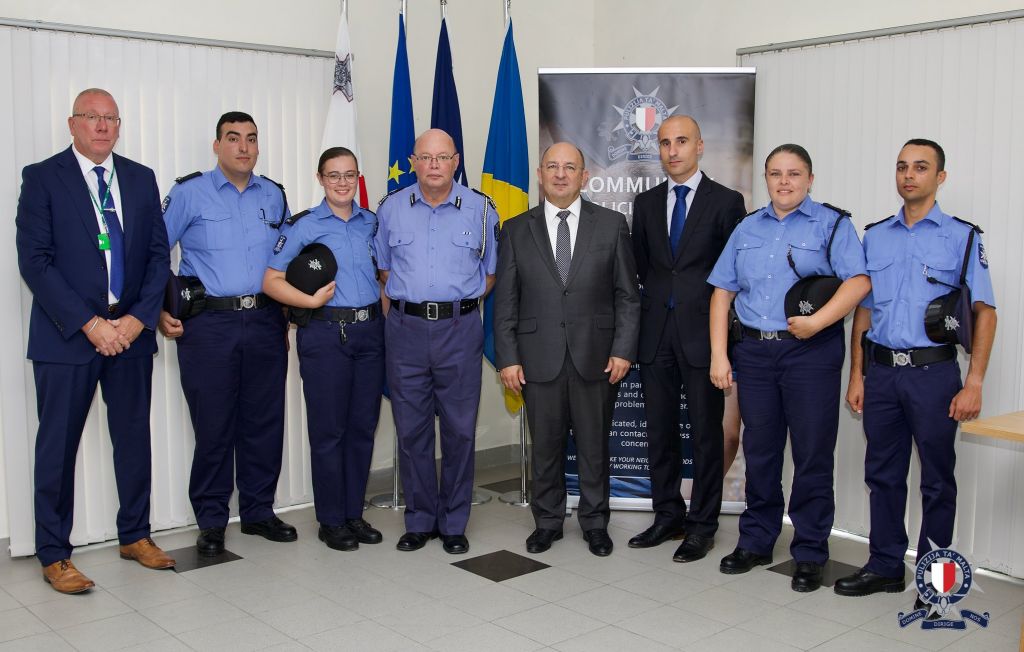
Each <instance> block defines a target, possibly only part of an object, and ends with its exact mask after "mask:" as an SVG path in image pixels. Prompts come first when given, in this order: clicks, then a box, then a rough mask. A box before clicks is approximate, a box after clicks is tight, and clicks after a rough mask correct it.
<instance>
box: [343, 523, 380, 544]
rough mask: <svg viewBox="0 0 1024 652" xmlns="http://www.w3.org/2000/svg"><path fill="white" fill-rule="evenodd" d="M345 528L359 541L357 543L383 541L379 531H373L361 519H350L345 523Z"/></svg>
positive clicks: (370, 526)
mask: <svg viewBox="0 0 1024 652" xmlns="http://www.w3.org/2000/svg"><path fill="white" fill-rule="evenodd" d="M345 526H346V527H347V528H348V529H349V530H351V531H352V534H354V535H356V538H357V539H359V543H380V542H381V541H383V540H384V537H383V536H382V535H381V533H380V530H376V529H374V527H373V526H372V525H370V524H369V523H367V522H366V521H364V520H363V519H361V518H350V519H349V520H347V521H345Z"/></svg>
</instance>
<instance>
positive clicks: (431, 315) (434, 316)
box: [426, 301, 441, 321]
mask: <svg viewBox="0 0 1024 652" xmlns="http://www.w3.org/2000/svg"><path fill="white" fill-rule="evenodd" d="M426 306H427V319H428V320H430V321H437V320H438V319H439V318H440V314H441V313H440V309H439V306H438V304H437V302H435V301H427V303H426Z"/></svg>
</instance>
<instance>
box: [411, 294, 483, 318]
mask: <svg viewBox="0 0 1024 652" xmlns="http://www.w3.org/2000/svg"><path fill="white" fill-rule="evenodd" d="M391 301H392V303H399V301H398V299H392V300H391ZM401 304H402V312H404V313H405V314H407V315H412V316H414V317H422V318H423V319H428V320H430V321H437V320H438V319H451V318H452V317H454V316H455V306H458V307H459V314H460V315H465V314H466V313H468V312H473V311H474V310H476V308H477V306H478V305H480V300H479V299H463V300H462V301H424V302H423V303H412V302H411V301H402V302H401Z"/></svg>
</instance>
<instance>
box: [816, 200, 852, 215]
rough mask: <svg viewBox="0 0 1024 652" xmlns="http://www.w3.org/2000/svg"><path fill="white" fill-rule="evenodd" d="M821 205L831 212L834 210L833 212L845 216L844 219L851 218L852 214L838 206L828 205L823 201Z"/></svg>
mask: <svg viewBox="0 0 1024 652" xmlns="http://www.w3.org/2000/svg"><path fill="white" fill-rule="evenodd" d="M821 205H822V206H824V207H825V208H829V209H831V210H834V211H835V212H837V213H839V214H840V215H845V216H846V217H853V213H851V212H850V211H848V210H846V209H845V208H839V207H838V206H833V205H832V204H830V203H828V202H825V201H823V202H821Z"/></svg>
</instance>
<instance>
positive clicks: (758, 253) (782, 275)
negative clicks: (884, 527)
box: [708, 144, 869, 592]
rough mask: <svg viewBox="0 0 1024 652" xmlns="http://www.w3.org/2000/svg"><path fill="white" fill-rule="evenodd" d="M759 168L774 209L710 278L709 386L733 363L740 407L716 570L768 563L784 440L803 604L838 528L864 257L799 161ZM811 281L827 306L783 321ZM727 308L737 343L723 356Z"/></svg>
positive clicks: (781, 156)
mask: <svg viewBox="0 0 1024 652" xmlns="http://www.w3.org/2000/svg"><path fill="white" fill-rule="evenodd" d="M764 167H765V182H766V184H767V186H768V194H769V195H770V197H771V203H769V204H768V205H767V206H765V207H764V208H762V209H760V210H757V211H754V212H753V213H751V214H750V215H748V216H747V217H746V218H744V219H743V221H742V222H740V223H739V225H737V227H736V230H735V231H733V233H732V235H731V236H730V238H729V241H728V242H727V243H726V245H725V248H724V249H723V251H722V255H721V256H720V257H719V259H718V262H717V263H716V264H715V267H714V269H713V270H712V272H711V276H710V277H709V278H708V283H710V284H711V285H714V286H715V291H714V293H713V294H712V297H711V323H710V327H711V381H712V382H713V383H714V384H715V386H716V387H719V388H720V389H726V388H727V387H729V386H731V384H732V369H733V367H732V365H731V364H730V358H731V359H732V360H733V361H734V363H735V370H736V380H737V382H738V383H739V385H740V386H742V387H743V391H742V392H740V395H739V404H740V413H741V414H742V416H743V423H744V425H745V427H746V430H745V432H744V435H743V454H744V457H745V459H746V464H747V473H746V498H747V507H746V509H745V510H744V511H743V514H742V515H741V516H740V522H739V529H740V538H739V542H738V543H737V545H736V549H735V550H734V551H733V552H732V553H731V554H729V555H727V556H725V557H724V558H723V559H722V561H721V564H720V566H719V569H720V570H721V572H723V573H729V574H735V573H745V572H747V571H749V570H751V568H753V567H754V566H757V565H763V564H768V563H771V561H772V549H773V548H774V546H775V542H776V540H777V539H778V537H779V534H780V533H781V530H782V514H783V509H784V508H785V506H786V503H785V500H784V497H783V494H782V464H783V457H784V455H785V448H786V434H787V431H788V432H789V439H790V442H791V444H792V454H793V466H794V470H793V487H792V490H791V492H790V497H789V516H790V518H791V519H792V521H793V529H794V532H793V541H792V544H791V545H790V552H791V554H792V555H793V559H794V560H795V561H796V571H795V573H794V575H793V579H792V582H791V586H792V588H793V590H794V591H800V592H806V591H814V590H816V589H818V588H819V587H820V586H821V579H822V569H823V567H824V564H825V562H826V561H827V560H828V557H829V552H828V537H829V534H830V532H831V530H832V522H833V518H834V516H835V499H834V495H833V489H832V487H833V465H834V459H835V446H836V437H837V433H838V429H839V392H840V383H841V374H842V368H843V359H844V358H845V354H846V351H845V345H844V343H845V337H844V332H843V318H844V317H845V316H846V314H847V313H849V312H850V311H851V310H853V308H854V307H855V306H856V305H857V303H859V302H860V301H861V299H863V298H864V296H865V295H866V294H867V292H868V289H869V282H868V278H867V276H866V274H865V268H864V250H863V249H862V248H861V245H860V241H858V239H857V231H856V229H855V228H854V227H853V225H852V224H851V223H850V220H849V219H846V218H847V217H848V215H849V214H848V213H846V212H845V211H843V210H840V209H836V208H834V207H831V206H829V205H827V204H820V203H818V202H815V201H813V200H812V199H811V197H810V195H809V194H808V193H809V191H810V188H811V183H812V182H813V180H814V175H813V173H812V172H813V171H812V167H811V157H810V155H809V154H808V153H807V150H806V149H804V148H803V147H801V146H799V145H794V144H786V145H780V146H779V147H776V148H775V149H774V150H772V152H771V153H770V154H769V155H768V158H767V159H766V160H765V166H764ZM815 276H816V277H819V279H818V281H817V285H819V286H820V285H824V286H826V287H828V286H831V290H832V291H834V294H831V292H826V293H822V294H820V295H819V296H818V297H815V296H813V295H814V294H815V293H808V295H807V296H806V297H804V298H802V299H800V300H798V301H796V306H792V305H791V310H790V311H787V310H786V305H787V303H789V304H793V301H792V300H791V299H792V298H793V294H794V293H795V292H796V293H799V292H800V291H801V289H802V288H803V287H804V285H805V281H804V280H803V279H810V278H811V277H815ZM830 294H831V296H829V295H830ZM733 298H735V306H736V313H737V315H738V318H739V330H741V331H742V337H741V339H740V341H739V342H737V343H735V344H734V345H733V347H732V349H731V350H727V347H726V334H727V322H728V317H727V315H728V312H729V305H730V302H731V301H732V300H733ZM788 299H789V300H788ZM792 307H796V310H795V311H793V310H792Z"/></svg>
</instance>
